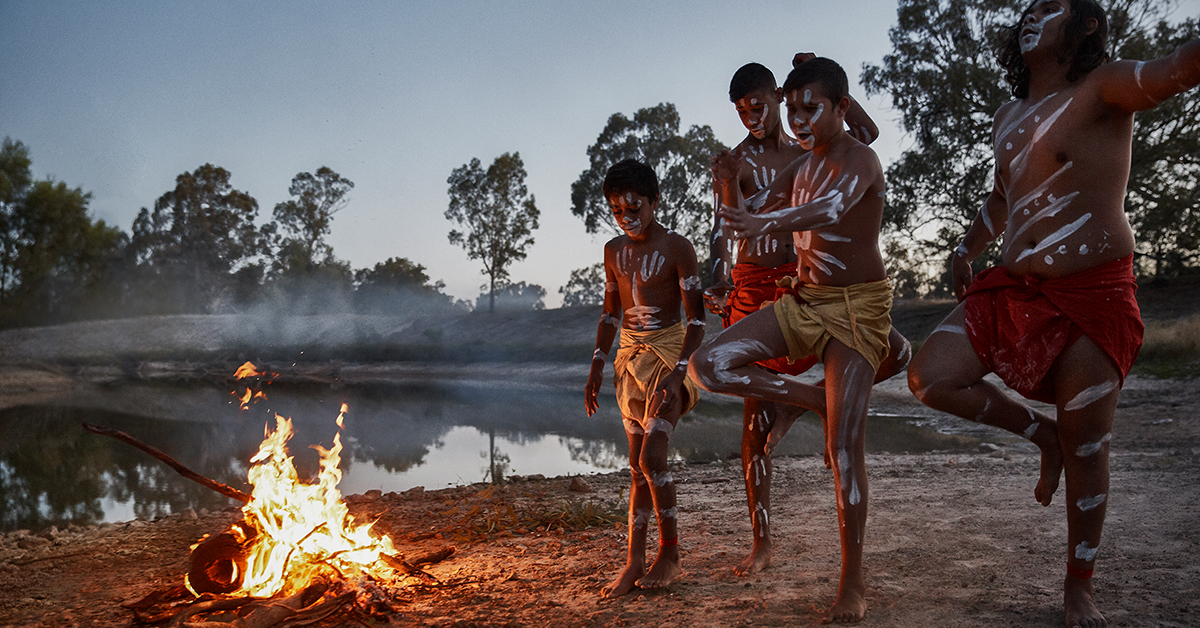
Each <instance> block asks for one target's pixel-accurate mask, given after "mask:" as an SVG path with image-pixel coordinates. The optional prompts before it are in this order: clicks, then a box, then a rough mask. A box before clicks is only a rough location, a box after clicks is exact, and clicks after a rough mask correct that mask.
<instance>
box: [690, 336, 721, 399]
mask: <svg viewBox="0 0 1200 628" xmlns="http://www.w3.org/2000/svg"><path fill="white" fill-rule="evenodd" d="M688 375H689V376H691V378H692V381H694V382H696V384H698V385H699V386H700V387H701V388H703V389H705V390H708V391H712V392H717V391H716V386H717V384H718V383H719V380H718V378H717V377H716V373H715V369H714V365H713V361H712V353H711V352H710V351H709V348H708V347H700V348H699V349H696V351H695V353H693V354H692V357H691V358H690V359H688Z"/></svg>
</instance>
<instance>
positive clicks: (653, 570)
mask: <svg viewBox="0 0 1200 628" xmlns="http://www.w3.org/2000/svg"><path fill="white" fill-rule="evenodd" d="M672 550H673V551H672ZM682 577H683V567H680V566H679V550H678V548H674V547H672V548H663V551H660V552H659V553H658V557H657V558H655V559H654V564H653V565H650V571H647V572H646V575H644V576H642V577H641V578H640V579H638V581H637V586H639V587H641V588H643V589H657V588H659V587H665V586H667V585H669V584H671V583H672V582H675V581H676V580H678V579H680V578H682Z"/></svg>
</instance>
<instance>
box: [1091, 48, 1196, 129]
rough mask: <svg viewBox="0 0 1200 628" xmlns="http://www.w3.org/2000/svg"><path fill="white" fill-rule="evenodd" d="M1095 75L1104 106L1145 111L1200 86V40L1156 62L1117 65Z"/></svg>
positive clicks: (1119, 63) (1111, 65)
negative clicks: (1105, 104)
mask: <svg viewBox="0 0 1200 628" xmlns="http://www.w3.org/2000/svg"><path fill="white" fill-rule="evenodd" d="M1094 71H1095V72H1098V73H1099V74H1098V76H1097V80H1098V81H1099V89H1100V97H1101V98H1102V99H1103V100H1104V102H1106V103H1109V104H1110V105H1113V106H1114V107H1117V108H1119V109H1121V110H1124V111H1127V112H1134V111H1144V110H1146V109H1150V108H1152V107H1155V106H1156V105H1158V104H1159V103H1161V102H1162V101H1164V100H1166V99H1168V98H1170V97H1171V96H1174V95H1175V94H1178V93H1181V92H1185V91H1187V90H1189V89H1192V88H1193V87H1195V86H1196V85H1200V39H1193V40H1192V41H1189V42H1188V43H1186V44H1184V45H1182V46H1180V47H1179V49H1178V50H1176V51H1175V52H1173V53H1171V54H1169V55H1167V56H1165V57H1161V58H1159V59H1155V60H1153V61H1117V62H1115V63H1111V64H1108V65H1107V66H1101V67H1099V68H1097V69H1096V70H1094Z"/></svg>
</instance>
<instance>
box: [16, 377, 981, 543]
mask: <svg viewBox="0 0 1200 628" xmlns="http://www.w3.org/2000/svg"><path fill="white" fill-rule="evenodd" d="M268 392H269V399H268V400H267V401H265V402H260V403H259V404H257V405H255V406H253V407H251V408H250V409H249V410H248V411H245V412H242V411H239V409H238V406H237V404H236V402H235V401H234V400H233V398H232V397H231V396H230V395H229V394H228V391H224V390H217V389H215V388H214V387H211V386H205V385H200V384H195V385H150V384H120V385H112V386H108V387H98V388H95V389H90V390H86V391H82V392H79V393H77V394H75V395H73V396H70V397H67V398H62V399H56V400H55V401H54V402H53V405H39V406H22V407H16V408H9V409H5V410H0V502H2V506H3V507H2V509H0V529H3V530H13V529H20V528H30V529H40V528H44V527H48V526H50V525H57V526H60V527H62V526H65V525H68V524H72V523H73V524H77V525H87V524H92V523H100V522H104V521H119V520H126V519H130V518H133V517H137V518H143V519H152V518H155V517H159V516H165V515H168V514H171V513H174V512H179V511H182V510H184V509H186V508H189V507H191V508H195V509H200V508H209V509H213V508H223V507H227V506H230V505H235V503H234V502H233V501H231V500H229V499H227V498H224V497H222V496H220V495H218V494H216V493H214V492H213V491H211V490H209V489H206V488H204V487H201V486H199V485H197V484H195V483H192V482H190V481H188V480H185V479H183V478H181V477H180V476H178V475H177V474H176V473H175V472H174V471H172V470H170V469H168V468H167V467H166V466H164V465H163V464H161V463H159V462H158V461H157V460H154V459H152V458H151V457H149V456H148V455H146V454H145V453H142V452H141V451H138V450H136V449H134V448H133V447H130V446H129V445H126V444H124V443H120V442H118V441H115V440H112V439H109V438H105V437H102V436H96V435H93V434H88V433H86V432H84V431H83V429H82V428H81V427H80V423H83V422H88V423H94V424H98V425H103V426H106V427H111V428H115V429H119V430H122V431H124V432H126V433H128V434H130V435H131V436H133V437H134V438H137V439H139V440H142V441H144V442H147V443H149V444H151V445H154V446H155V447H158V448H159V449H161V450H163V451H165V452H166V453H168V454H169V455H171V456H172V457H174V458H176V459H177V460H179V461H180V462H181V463H183V464H185V465H187V466H189V467H191V468H192V469H194V470H195V471H197V472H199V473H201V474H203V475H205V476H207V477H210V478H212V479H214V480H217V481H219V482H223V483H225V484H228V485H230V486H234V487H238V488H240V489H243V490H247V491H248V490H249V486H247V485H246V482H245V477H246V461H247V460H249V459H250V457H251V456H252V455H253V454H254V452H255V451H257V448H258V444H259V442H260V441H261V439H262V436H263V428H264V425H267V424H269V425H272V426H273V425H274V420H273V416H274V414H275V413H279V414H281V415H283V416H288V417H291V418H292V419H293V421H294V428H295V432H296V436H295V437H294V438H293V440H292V442H291V449H292V454H293V455H294V456H295V459H296V466H297V468H298V470H299V471H300V473H301V476H302V477H311V476H312V475H314V474H315V473H316V469H317V455H316V452H315V451H312V450H311V449H309V448H308V446H309V445H313V444H320V445H322V446H324V447H327V448H328V447H330V446H331V445H332V440H333V435H334V433H335V432H336V429H337V428H336V426H335V425H334V418H335V417H336V416H337V413H338V409H339V406H340V404H341V403H342V402H343V401H344V402H346V403H348V404H349V406H350V411H349V413H348V414H347V420H346V429H345V432H344V436H343V443H344V445H345V451H344V452H343V463H342V468H343V470H344V472H345V474H344V478H343V481H342V490H343V492H344V493H347V494H350V493H360V492H363V491H367V490H370V489H380V490H382V491H384V492H387V491H403V490H407V489H409V488H412V487H414V486H425V487H428V488H431V489H432V488H441V487H444V486H446V485H451V484H464V483H471V482H479V481H486V480H488V479H490V478H491V477H492V476H493V475H497V476H499V475H511V474H519V475H530V474H539V473H540V474H543V475H546V476H554V475H564V474H582V473H590V472H598V471H600V472H603V471H612V470H616V469H620V468H623V467H624V466H625V465H626V464H627V463H626V458H627V444H626V439H625V435H624V432H623V430H622V428H621V421H620V418H619V416H618V414H617V410H616V404H615V402H611V397H609V398H607V399H602V402H601V403H602V405H601V409H600V411H599V412H597V414H596V415H595V416H592V417H588V416H586V415H585V413H584V412H583V403H582V394H581V393H580V392H579V391H578V390H575V389H574V388H571V389H561V390H559V389H551V390H547V389H546V388H544V387H541V388H536V389H534V388H532V387H530V386H527V385H524V384H522V383H520V382H510V383H506V384H504V385H495V384H492V385H480V384H476V385H465V384H462V383H446V384H422V385H413V386H388V387H379V386H376V387H369V388H341V389H332V388H329V387H319V386H312V385H309V386H303V387H301V386H293V387H282V386H281V387H275V388H273V389H271V390H269V391H268ZM869 429H870V432H869V437H868V448H869V449H870V450H871V451H892V452H904V451H929V450H961V449H964V448H967V447H972V446H974V444H976V443H977V442H978V441H977V440H974V439H971V438H967V437H963V436H950V435H944V434H939V433H937V432H933V431H931V430H927V429H922V428H918V427H914V426H912V425H910V424H909V423H907V422H906V421H905V420H903V419H902V418H895V417H872V418H871V423H870V428H869ZM740 430H741V405H740V403H737V402H736V401H734V400H732V399H729V400H726V399H724V398H716V397H714V398H706V399H705V400H703V401H702V402H701V403H700V405H699V406H697V408H696V409H695V410H694V411H693V412H692V413H690V414H689V415H687V416H686V417H684V419H683V422H682V423H681V426H680V428H679V429H677V430H676V432H675V435H674V437H673V443H672V444H673V452H672V456H673V457H674V458H676V459H682V460H687V461H689V462H707V461H712V460H718V459H724V458H729V457H731V456H736V452H737V451H738V446H739V439H740ZM822 441H823V438H822V434H821V426H820V423H819V422H818V420H817V419H816V417H815V416H814V415H811V414H810V415H806V416H805V417H803V418H801V420H800V421H798V422H797V423H796V425H795V427H793V429H792V431H791V432H790V433H789V435H788V437H787V439H786V440H785V441H784V443H783V444H782V445H781V447H780V449H779V454H780V455H788V454H803V455H817V454H819V453H820V451H821V446H822Z"/></svg>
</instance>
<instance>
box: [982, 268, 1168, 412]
mask: <svg viewBox="0 0 1200 628" xmlns="http://www.w3.org/2000/svg"><path fill="white" fill-rule="evenodd" d="M1136 292H1137V284H1136V283H1135V282H1134V279H1133V256H1132V255H1130V256H1129V257H1125V258H1122V259H1119V260H1114V261H1112V262H1108V263H1107V264H1102V265H1100V266H1097V267H1095V268H1090V269H1088V270H1085V271H1083V272H1079V273H1076V274H1074V275H1071V276H1069V277H1061V278H1058V279H1037V278H1034V277H1020V276H1017V275H1013V274H1011V273H1009V272H1008V269H1006V268H1005V267H1003V266H996V267H993V268H989V269H987V270H985V271H983V272H981V273H979V274H978V275H977V276H976V277H975V280H974V281H972V282H971V285H970V286H968V287H967V292H966V296H965V297H964V298H963V314H964V316H965V318H966V327H967V337H968V338H970V339H971V346H972V347H974V349H975V353H976V355H978V356H979V359H980V361H982V362H983V364H984V366H986V367H987V368H988V369H989V370H991V371H992V372H994V373H995V374H996V375H998V376H999V377H1000V379H1002V380H1004V383H1005V384H1007V385H1008V387H1009V388H1012V389H1013V390H1015V391H1017V392H1019V393H1021V394H1022V395H1024V396H1025V397H1027V398H1029V399H1035V400H1037V401H1044V402H1046V403H1054V402H1055V399H1054V383H1053V381H1052V380H1051V378H1050V377H1049V375H1050V371H1051V369H1052V368H1053V367H1054V362H1055V360H1057V359H1058V356H1059V355H1061V354H1062V352H1063V351H1065V350H1066V349H1067V348H1068V347H1070V346H1071V345H1072V344H1073V343H1074V342H1075V341H1076V340H1078V339H1079V338H1080V337H1081V336H1087V337H1088V338H1090V339H1091V340H1092V342H1094V343H1096V345H1097V346H1098V347H1100V349H1101V350H1103V351H1104V353H1106V354H1107V355H1108V356H1109V357H1110V358H1112V361H1113V363H1114V364H1115V365H1116V367H1117V370H1118V371H1120V373H1121V383H1122V384H1124V383H1125V375H1126V374H1128V373H1129V369H1130V368H1131V367H1132V366H1133V361H1134V360H1135V359H1137V355H1138V351H1139V350H1141V348H1142V334H1143V332H1144V331H1145V326H1144V325H1143V324H1142V316H1141V311H1140V310H1139V309H1138V304H1137V300H1136V299H1135V298H1134V294H1135V293H1136Z"/></svg>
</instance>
